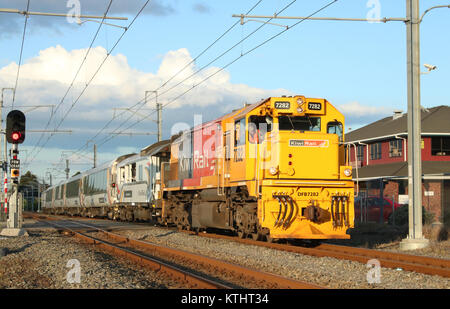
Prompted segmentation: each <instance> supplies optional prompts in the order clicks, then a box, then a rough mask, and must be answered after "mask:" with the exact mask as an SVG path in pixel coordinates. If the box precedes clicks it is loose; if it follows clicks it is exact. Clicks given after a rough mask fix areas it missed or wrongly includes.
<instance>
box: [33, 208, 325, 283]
mask: <svg viewBox="0 0 450 309" xmlns="http://www.w3.org/2000/svg"><path fill="white" fill-rule="evenodd" d="M32 217H33V218H34V219H37V220H40V221H45V222H47V223H48V224H49V225H52V226H54V227H55V228H57V229H60V230H65V231H68V232H69V233H71V234H72V235H74V236H76V237H78V238H80V239H82V240H83V241H85V242H87V243H91V244H94V245H96V246H98V247H100V248H103V249H105V250H107V251H110V252H112V253H113V254H115V255H120V256H123V257H125V258H127V259H130V260H133V261H135V262H137V263H139V264H144V265H146V266H149V267H151V268H152V269H154V270H156V271H161V272H162V273H165V274H168V275H170V276H171V277H172V278H175V279H177V280H180V281H181V282H186V283H187V284H188V286H189V287H192V288H209V289H228V288H242V287H250V288H267V289H320V288H323V287H320V286H318V285H314V284H310V283H306V282H301V281H297V280H292V279H288V278H284V277H281V276H278V275H274V274H270V273H267V272H261V271H257V270H253V269H248V268H245V267H242V266H239V265H236V264H232V263H228V262H224V261H220V260H217V259H213V258H209V257H206V256H202V255H198V254H194V253H190V252H187V251H183V250H178V249H173V248H169V247H165V246H160V245H155V244H151V243H148V242H145V241H140V240H135V239H130V238H127V237H124V236H121V235H118V234H115V233H112V232H109V231H106V230H103V229H100V228H98V227H96V226H93V225H91V224H86V223H81V222H78V221H74V220H64V221H63V224H61V222H58V223H56V220H57V219H55V218H54V217H47V216H43V215H38V216H35V215H33V216H32ZM92 234H95V236H93V235H92ZM180 265H189V266H188V267H186V266H180ZM205 273H206V274H205ZM218 274H220V275H219V276H218ZM219 277H220V278H219ZM223 278H225V279H223Z"/></svg>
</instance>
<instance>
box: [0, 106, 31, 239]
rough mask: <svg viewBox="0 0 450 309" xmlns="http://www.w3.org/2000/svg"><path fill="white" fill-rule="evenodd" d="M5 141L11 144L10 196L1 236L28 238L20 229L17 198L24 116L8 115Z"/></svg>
mask: <svg viewBox="0 0 450 309" xmlns="http://www.w3.org/2000/svg"><path fill="white" fill-rule="evenodd" d="M6 140H7V141H8V143H11V144H12V149H11V157H12V158H11V161H10V167H11V175H10V176H11V177H10V179H11V195H10V198H9V203H8V204H9V205H8V204H6V203H5V210H7V212H8V220H7V224H6V226H7V227H6V229H3V230H2V232H1V233H0V235H2V236H28V233H27V232H26V231H25V230H24V229H23V228H22V221H23V220H22V207H21V206H22V199H21V198H20V197H19V176H20V161H19V159H18V155H19V145H18V144H21V143H23V141H24V140H25V115H24V114H23V113H22V112H21V111H19V110H13V111H11V112H9V113H8V116H7V118H6ZM6 205H8V207H6Z"/></svg>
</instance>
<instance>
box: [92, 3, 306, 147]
mask: <svg viewBox="0 0 450 309" xmlns="http://www.w3.org/2000/svg"><path fill="white" fill-rule="evenodd" d="M296 1H297V0H293V1H292V2H290V3H289V4H287V5H286V6H285V7H284V8H283V9H282V10H280V11H279V12H277V13H276V14H280V13H282V12H283V11H285V10H286V9H287V8H289V7H290V6H291V5H292V4H293V3H294V2H296ZM260 2H261V1H259V2H258V3H257V5H258V4H259V3H260ZM255 7H256V5H255V6H254V7H253V8H252V9H251V10H253V9H254V8H255ZM251 10H250V11H251ZM271 19H272V18H271ZM271 19H269V20H268V21H270V20H271ZM237 23H239V22H237ZM237 23H235V24H234V25H233V26H232V27H234V26H235V25H236V24H237ZM262 27H264V24H263V25H261V26H260V27H258V28H257V29H256V30H254V31H252V32H251V33H249V34H248V35H247V36H245V37H244V38H242V39H241V40H239V41H238V42H237V43H235V44H234V45H233V46H231V47H230V48H228V49H227V50H225V51H224V52H222V53H221V54H220V55H219V56H217V57H216V58H214V59H213V60H212V61H210V62H209V63H208V64H206V65H204V66H202V67H201V68H200V69H198V70H197V71H196V72H194V73H192V74H191V75H189V76H188V77H186V78H184V79H183V80H182V81H180V82H178V83H177V84H175V85H173V86H172V87H170V88H169V89H166V90H165V91H163V92H162V93H159V94H158V96H162V95H164V94H166V93H168V92H170V91H171V90H173V89H175V88H177V87H178V86H180V85H181V84H183V83H184V82H185V81H187V80H188V79H191V78H192V77H194V76H195V75H197V74H198V73H200V72H202V71H203V70H204V69H205V68H207V67H208V66H210V65H211V64H213V63H214V62H216V61H217V60H219V59H221V58H222V57H223V56H225V55H226V54H228V53H229V52H230V51H232V50H233V49H235V48H236V47H237V46H239V45H240V44H241V43H242V42H244V41H245V40H247V39H248V38H249V37H251V36H252V35H254V34H255V33H256V32H258V31H259V30H260V29H261V28H262ZM241 55H242V53H241ZM197 58H198V57H197ZM191 63H192V61H191V62H190V64H191ZM187 66H188V65H187ZM187 66H185V67H184V68H186V67H187ZM180 72H181V71H180ZM176 75H177V74H176ZM171 79H173V78H171ZM164 84H167V83H164ZM164 84H163V85H164ZM160 88H162V86H160V87H159V88H158V89H157V90H159V89H160ZM140 102H142V100H141V101H139V102H138V103H137V104H135V105H133V107H134V106H136V105H138V104H139V103H140ZM144 103H145V101H144ZM142 106H143V105H141V107H139V108H137V109H136V110H135V111H133V114H132V115H130V116H129V117H128V118H127V119H126V120H125V121H123V122H122V123H121V124H120V125H119V126H118V127H117V128H116V129H115V130H114V132H113V133H112V134H115V135H118V134H122V133H123V131H120V132H119V133H117V134H116V131H117V130H119V129H120V127H122V126H123V125H124V124H125V123H126V122H128V121H129V120H130V119H131V117H133V116H134V115H135V114H136V113H137V112H138V111H139V110H140V108H142ZM163 107H164V106H163ZM153 114H154V112H152V113H151V114H150V115H153ZM148 117H149V116H147V117H145V118H144V119H142V120H141V121H139V122H138V123H140V122H142V121H143V120H146V119H148ZM135 124H137V123H135ZM97 135H98V134H97ZM97 135H96V136H97ZM103 144H104V143H101V144H100V145H103Z"/></svg>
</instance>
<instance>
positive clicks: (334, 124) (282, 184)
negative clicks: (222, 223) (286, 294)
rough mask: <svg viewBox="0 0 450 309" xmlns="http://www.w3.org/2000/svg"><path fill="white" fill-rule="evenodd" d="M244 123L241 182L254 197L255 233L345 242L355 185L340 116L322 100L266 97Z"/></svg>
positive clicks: (352, 213)
mask: <svg viewBox="0 0 450 309" xmlns="http://www.w3.org/2000/svg"><path fill="white" fill-rule="evenodd" d="M245 119H246V124H247V126H248V127H247V130H246V131H247V132H248V137H247V139H246V140H247V143H246V149H245V152H246V156H245V161H246V162H245V174H246V177H245V178H246V180H247V181H246V182H247V187H248V192H249V195H250V196H254V197H257V201H258V202H257V203H258V205H257V217H258V231H259V234H260V235H261V234H266V236H267V237H269V239H271V238H299V239H330V238H341V239H345V238H349V235H348V234H346V231H347V230H348V228H351V227H353V221H354V207H353V205H354V184H353V181H352V169H351V167H350V166H346V165H345V150H344V145H343V141H344V116H343V115H342V114H341V113H340V112H338V111H337V110H336V109H335V108H334V107H333V106H332V105H331V104H330V103H329V102H328V101H326V100H324V99H313V98H305V97H303V96H295V97H274V98H269V99H267V100H266V101H265V102H264V103H263V104H261V105H259V106H258V107H257V108H255V109H253V110H251V111H250V112H248V113H247V115H246V117H245ZM243 151H244V149H242V152H243Z"/></svg>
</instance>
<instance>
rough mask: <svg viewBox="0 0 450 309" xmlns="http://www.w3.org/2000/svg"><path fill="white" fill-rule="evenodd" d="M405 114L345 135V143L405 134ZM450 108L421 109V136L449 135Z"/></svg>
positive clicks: (406, 130) (384, 119)
mask: <svg viewBox="0 0 450 309" xmlns="http://www.w3.org/2000/svg"><path fill="white" fill-rule="evenodd" d="M407 119H408V117H407V113H405V114H403V115H401V116H400V117H398V118H396V119H395V117H393V116H389V117H386V118H383V119H381V120H378V121H375V122H373V123H371V124H369V125H367V126H365V127H362V128H359V129H357V130H354V131H351V132H349V133H347V134H346V135H345V141H346V142H354V141H365V140H369V139H374V140H375V139H377V138H379V139H382V138H383V137H384V138H386V137H388V136H393V135H400V134H407V132H408V124H407ZM449 119H450V106H447V105H441V106H436V107H433V108H429V109H422V135H427V134H433V133H434V134H435V133H440V134H450V121H449Z"/></svg>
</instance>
